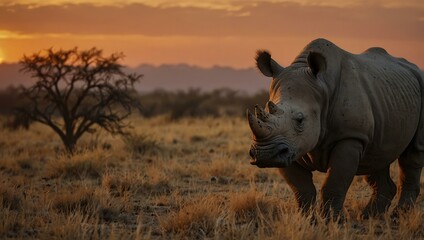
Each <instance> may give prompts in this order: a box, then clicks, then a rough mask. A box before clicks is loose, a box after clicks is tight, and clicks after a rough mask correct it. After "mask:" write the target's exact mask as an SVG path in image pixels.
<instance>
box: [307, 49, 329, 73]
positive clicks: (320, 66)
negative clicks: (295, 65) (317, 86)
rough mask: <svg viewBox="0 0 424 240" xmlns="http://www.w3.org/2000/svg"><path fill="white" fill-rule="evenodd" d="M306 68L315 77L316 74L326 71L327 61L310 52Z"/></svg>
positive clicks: (321, 56)
mask: <svg viewBox="0 0 424 240" xmlns="http://www.w3.org/2000/svg"><path fill="white" fill-rule="evenodd" d="M307 61H308V66H309V68H310V69H311V71H312V74H313V75H314V76H315V77H316V76H317V75H318V73H320V72H321V73H322V72H325V70H326V69H327V61H326V60H325V57H324V56H323V55H322V54H320V53H317V52H310V53H309V55H308V59H307Z"/></svg>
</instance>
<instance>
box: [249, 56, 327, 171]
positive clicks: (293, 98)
mask: <svg viewBox="0 0 424 240" xmlns="http://www.w3.org/2000/svg"><path fill="white" fill-rule="evenodd" d="M304 60H305V61H304V62H302V61H300V62H295V63H293V64H292V65H290V66H288V67H286V68H283V67H282V66H280V65H279V64H278V63H277V62H276V61H274V60H273V59H272V58H271V55H270V54H269V53H268V52H258V55H257V58H256V61H257V66H258V68H259V70H260V71H261V72H262V73H263V74H264V75H265V76H268V77H272V78H273V81H272V84H271V87H270V99H269V101H268V103H267V104H266V106H265V109H263V108H261V107H259V106H258V105H257V106H256V107H255V113H254V114H252V113H250V111H249V110H248V111H247V118H248V121H249V125H250V128H251V130H252V132H253V144H252V146H251V149H250V151H249V154H250V156H251V158H252V160H251V164H253V165H257V166H258V167H287V166H289V165H290V164H291V163H292V162H293V161H296V160H297V159H299V158H302V157H303V156H305V155H306V154H307V153H308V152H310V151H311V150H312V149H313V148H314V147H315V146H316V144H317V142H318V139H319V136H320V133H321V111H322V105H323V104H322V102H323V101H322V97H321V96H322V87H321V85H322V83H321V81H320V80H319V78H320V71H322V70H323V69H325V67H326V66H325V59H324V58H323V57H322V56H321V55H319V54H314V53H311V54H308V55H306V56H305V59H304Z"/></svg>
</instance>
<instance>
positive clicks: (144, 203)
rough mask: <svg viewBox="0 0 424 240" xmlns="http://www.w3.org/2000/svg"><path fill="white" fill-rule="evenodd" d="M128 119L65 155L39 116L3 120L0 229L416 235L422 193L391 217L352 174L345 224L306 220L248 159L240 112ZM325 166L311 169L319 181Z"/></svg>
mask: <svg viewBox="0 0 424 240" xmlns="http://www.w3.org/2000/svg"><path fill="white" fill-rule="evenodd" d="M131 121H132V125H133V126H135V127H134V129H133V130H132V136H131V137H128V138H125V139H123V138H121V137H117V136H115V137H112V136H110V135H108V134H106V133H103V132H99V133H95V134H93V135H88V136H85V138H84V139H82V140H81V142H79V146H80V148H81V149H84V150H82V151H80V152H79V153H77V154H76V155H75V156H72V157H68V156H66V155H64V154H63V152H62V145H61V142H59V139H58V137H57V136H56V135H55V134H54V133H53V132H52V131H51V130H50V129H48V128H46V127H44V126H42V125H37V124H35V125H33V126H32V127H31V128H30V129H29V130H28V131H26V130H18V131H9V130H6V129H2V130H1V132H0V238H20V239H27V238H37V239H105V238H108V239H374V238H380V239H419V238H421V239H424V197H423V194H421V195H420V196H419V198H418V201H417V206H416V209H415V210H414V211H412V212H411V213H409V214H408V215H406V216H402V217H401V219H400V221H399V223H394V222H392V221H391V220H390V217H389V214H386V215H385V216H383V217H380V218H375V219H370V220H361V219H360V217H359V216H360V212H361V209H362V208H363V207H364V205H365V204H366V203H367V201H368V198H369V197H370V195H371V191H370V189H369V188H368V186H367V184H366V183H365V181H364V180H363V179H362V178H361V177H356V178H355V180H354V183H353V184H352V186H351V188H350V190H349V193H348V196H347V199H346V202H345V212H346V217H347V220H346V223H345V224H343V225H339V224H337V223H329V224H325V222H324V221H323V220H322V219H320V218H318V220H317V222H316V223H315V224H310V220H311V219H310V217H304V216H302V215H301V214H300V213H299V212H298V211H297V209H296V205H295V203H294V198H293V193H292V192H291V190H290V189H289V187H288V185H287V184H286V183H285V182H284V180H283V179H282V178H281V177H280V175H279V174H278V171H277V170H275V169H258V168H256V167H253V166H251V165H250V164H249V157H248V154H247V151H248V149H249V146H250V143H251V142H250V136H251V134H250V130H249V129H248V125H247V123H246V121H245V120H244V119H242V118H238V117H231V118H230V117H219V118H202V119H198V118H197V119H196V118H183V119H180V120H178V121H170V120H168V119H167V118H166V117H154V118H151V119H143V118H141V117H134V118H133V119H131ZM392 165H393V167H392V177H393V178H394V180H395V181H397V178H398V172H397V166H396V163H395V164H392ZM324 176H325V175H324V174H323V173H314V181H315V183H316V186H317V189H319V186H320V185H321V183H322V182H323V179H324ZM423 182H424V176H423V177H422V179H421V183H422V184H421V192H422V193H424V185H423ZM393 205H394V204H393Z"/></svg>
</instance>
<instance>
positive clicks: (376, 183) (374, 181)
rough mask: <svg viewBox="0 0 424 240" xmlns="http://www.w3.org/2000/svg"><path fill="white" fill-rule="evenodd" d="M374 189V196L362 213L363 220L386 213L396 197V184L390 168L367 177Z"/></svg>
mask: <svg viewBox="0 0 424 240" xmlns="http://www.w3.org/2000/svg"><path fill="white" fill-rule="evenodd" d="M366 181H367V182H368V184H369V185H370V186H371V187H372V188H373V194H372V197H371V199H370V201H369V202H368V204H367V206H366V207H365V209H364V210H363V212H362V217H363V218H365V219H366V218H369V217H371V216H376V215H379V214H382V213H384V212H385V211H386V210H387V209H388V208H389V207H390V204H391V202H392V200H393V198H394V197H395V195H396V184H395V183H394V182H393V180H392V179H391V178H390V166H387V167H386V168H384V169H381V170H379V171H377V172H375V173H373V174H371V175H368V176H367V177H366Z"/></svg>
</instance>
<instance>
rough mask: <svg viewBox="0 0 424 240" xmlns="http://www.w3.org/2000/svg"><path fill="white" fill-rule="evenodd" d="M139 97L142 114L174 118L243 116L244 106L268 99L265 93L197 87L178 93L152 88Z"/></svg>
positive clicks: (245, 107) (260, 102) (250, 105)
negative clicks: (151, 90) (250, 93)
mask: <svg viewBox="0 0 424 240" xmlns="http://www.w3.org/2000/svg"><path fill="white" fill-rule="evenodd" d="M140 98H141V99H140V102H142V103H143V105H142V114H143V116H145V117H153V116H157V115H163V114H168V115H169V116H170V118H171V119H172V120H175V119H179V118H182V117H206V116H212V117H216V116H244V115H245V113H246V109H247V108H249V107H252V106H254V105H255V104H264V103H265V102H266V101H267V100H268V92H266V91H261V92H258V93H257V94H254V95H248V94H245V93H240V92H238V91H236V90H232V89H218V90H214V91H211V92H202V91H201V90H200V89H189V90H187V91H178V92H167V91H164V90H156V91H153V92H150V93H145V94H142V95H141V96H140Z"/></svg>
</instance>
